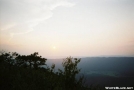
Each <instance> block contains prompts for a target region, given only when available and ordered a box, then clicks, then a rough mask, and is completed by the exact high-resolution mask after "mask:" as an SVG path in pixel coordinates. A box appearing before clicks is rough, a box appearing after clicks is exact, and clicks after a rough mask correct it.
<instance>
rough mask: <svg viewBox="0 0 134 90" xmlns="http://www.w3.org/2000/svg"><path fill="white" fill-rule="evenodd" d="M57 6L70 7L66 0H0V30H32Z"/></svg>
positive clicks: (25, 31)
mask: <svg viewBox="0 0 134 90" xmlns="http://www.w3.org/2000/svg"><path fill="white" fill-rule="evenodd" d="M58 6H66V7H72V6H74V4H73V3H70V2H68V1H67V0H0V8H1V9H0V11H1V16H0V25H1V27H0V30H1V31H5V30H8V31H9V32H8V33H10V36H11V38H12V37H13V36H14V35H18V34H26V33H29V32H32V31H33V30H34V27H36V26H37V25H38V24H39V23H41V22H44V21H45V20H47V19H49V18H51V17H52V16H53V10H54V9H55V8H56V7H58Z"/></svg>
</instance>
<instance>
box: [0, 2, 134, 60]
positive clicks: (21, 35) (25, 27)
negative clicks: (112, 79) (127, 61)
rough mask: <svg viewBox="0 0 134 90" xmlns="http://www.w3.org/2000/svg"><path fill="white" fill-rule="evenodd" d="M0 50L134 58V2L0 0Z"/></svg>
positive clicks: (47, 56) (57, 54)
mask: <svg viewBox="0 0 134 90" xmlns="http://www.w3.org/2000/svg"><path fill="white" fill-rule="evenodd" d="M0 50H5V51H8V52H9V51H10V52H18V53H20V54H31V53H33V52H39V54H40V55H42V56H43V57H46V58H63V57H67V56H73V57H88V56H134V0H0Z"/></svg>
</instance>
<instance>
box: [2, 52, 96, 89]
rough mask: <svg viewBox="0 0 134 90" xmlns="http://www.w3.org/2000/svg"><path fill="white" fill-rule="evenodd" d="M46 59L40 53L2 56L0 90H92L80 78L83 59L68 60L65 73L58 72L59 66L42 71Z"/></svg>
mask: <svg viewBox="0 0 134 90" xmlns="http://www.w3.org/2000/svg"><path fill="white" fill-rule="evenodd" d="M46 60H47V59H45V58H42V57H41V56H38V53H37V52H35V53H33V54H31V55H19V54H18V53H16V52H14V53H1V54H0V90H90V89H89V88H87V87H85V85H84V82H83V79H84V77H80V78H79V79H76V75H77V74H78V73H79V72H80V69H78V68H77V65H78V63H79V62H80V59H77V58H72V57H69V58H66V59H65V60H64V61H63V63H62V65H63V67H64V70H63V71H62V70H60V69H59V71H58V72H55V71H54V69H55V64H53V65H52V66H51V68H49V67H47V68H41V67H40V66H41V65H46ZM91 90H92V89H91ZM93 90H94V89H93Z"/></svg>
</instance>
